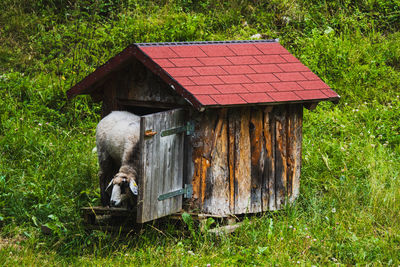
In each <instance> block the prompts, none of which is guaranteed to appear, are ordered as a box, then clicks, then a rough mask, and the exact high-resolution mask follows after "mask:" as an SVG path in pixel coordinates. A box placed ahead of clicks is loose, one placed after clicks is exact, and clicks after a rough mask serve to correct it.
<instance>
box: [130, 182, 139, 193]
mask: <svg viewBox="0 0 400 267" xmlns="http://www.w3.org/2000/svg"><path fill="white" fill-rule="evenodd" d="M129 188H130V189H131V191H132V193H133V194H134V195H137V194H138V186H137V184H136V182H135V181H134V180H133V179H131V180H130V181H129Z"/></svg>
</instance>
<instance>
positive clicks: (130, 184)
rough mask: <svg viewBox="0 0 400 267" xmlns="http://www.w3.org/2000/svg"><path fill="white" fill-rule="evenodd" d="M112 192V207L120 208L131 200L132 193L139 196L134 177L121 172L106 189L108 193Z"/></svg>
mask: <svg viewBox="0 0 400 267" xmlns="http://www.w3.org/2000/svg"><path fill="white" fill-rule="evenodd" d="M110 191H111V199H110V206H112V207H119V206H121V205H122V203H123V202H124V201H125V200H127V199H128V198H129V195H130V192H132V194H134V195H137V194H138V186H137V184H136V182H135V179H134V177H133V175H127V174H125V173H121V172H119V173H117V174H116V175H115V176H114V178H113V179H112V180H111V182H110V183H109V185H108V186H107V188H106V192H108V193H110Z"/></svg>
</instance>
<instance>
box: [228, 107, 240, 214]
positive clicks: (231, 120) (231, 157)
mask: <svg viewBox="0 0 400 267" xmlns="http://www.w3.org/2000/svg"><path fill="white" fill-rule="evenodd" d="M237 114H238V113H236V112H235V110H230V111H229V113H228V127H229V129H228V139H229V145H228V164H229V210H230V212H231V213H232V214H235V187H237V186H235V181H236V179H235V169H236V168H235V154H236V153H235V151H236V148H235V132H236V123H235V121H236V120H238V119H239V116H237Z"/></svg>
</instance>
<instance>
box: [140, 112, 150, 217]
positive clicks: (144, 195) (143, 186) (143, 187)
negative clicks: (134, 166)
mask: <svg viewBox="0 0 400 267" xmlns="http://www.w3.org/2000/svg"><path fill="white" fill-rule="evenodd" d="M146 129H147V125H146V119H145V118H144V117H141V118H140V142H139V149H140V160H139V162H140V168H139V170H140V172H139V179H138V187H139V192H138V203H137V222H138V223H141V222H143V221H144V219H145V218H148V217H150V216H149V215H148V214H147V213H148V209H146V205H147V203H144V200H145V199H148V196H149V195H150V187H149V185H148V183H149V180H148V179H145V177H147V176H148V174H146V170H147V169H148V166H145V164H148V162H149V161H148V160H147V157H148V156H147V153H148V150H147V149H146V145H147V144H148V142H145V138H146V136H145V131H146ZM151 140H152V139H151Z"/></svg>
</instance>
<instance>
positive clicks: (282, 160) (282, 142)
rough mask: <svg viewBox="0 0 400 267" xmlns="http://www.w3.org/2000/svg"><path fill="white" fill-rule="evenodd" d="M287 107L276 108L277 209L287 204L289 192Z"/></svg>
mask: <svg viewBox="0 0 400 267" xmlns="http://www.w3.org/2000/svg"><path fill="white" fill-rule="evenodd" d="M286 108H287V107H286V106H280V107H277V108H276V112H275V119H276V122H275V134H276V143H275V194H276V195H275V197H276V208H277V209H280V208H281V207H282V205H284V204H285V200H286V196H287V194H286V192H287V188H286V186H287V158H286V157H287V148H286V146H287V144H286V143H287V121H286V113H287V111H286Z"/></svg>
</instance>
